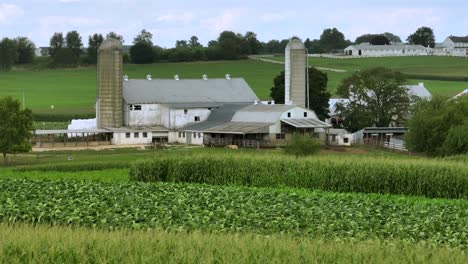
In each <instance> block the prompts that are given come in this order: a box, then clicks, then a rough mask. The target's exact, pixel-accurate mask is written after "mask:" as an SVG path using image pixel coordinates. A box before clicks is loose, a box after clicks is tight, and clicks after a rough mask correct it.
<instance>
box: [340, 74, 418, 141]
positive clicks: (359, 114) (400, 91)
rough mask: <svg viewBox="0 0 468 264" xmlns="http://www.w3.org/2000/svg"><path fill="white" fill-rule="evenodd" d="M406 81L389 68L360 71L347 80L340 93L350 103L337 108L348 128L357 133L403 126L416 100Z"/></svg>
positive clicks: (341, 86) (344, 81) (343, 83)
mask: <svg viewBox="0 0 468 264" xmlns="http://www.w3.org/2000/svg"><path fill="white" fill-rule="evenodd" d="M404 81H405V79H404V78H403V75H402V74H401V73H399V72H395V71H392V70H390V69H386V68H373V69H368V70H365V71H362V72H356V73H354V74H353V75H352V76H351V77H349V78H346V79H344V80H343V82H342V84H341V85H340V86H339V87H338V91H337V94H338V95H340V96H341V97H343V98H349V100H350V102H349V103H348V104H345V105H343V104H341V105H340V104H339V105H338V106H337V111H338V112H339V113H340V115H341V117H342V118H343V119H344V121H343V125H344V127H345V128H346V129H348V130H350V131H353V132H354V131H357V130H360V129H362V128H364V127H368V126H377V127H388V126H390V125H392V124H395V125H403V124H404V123H405V121H406V119H407V118H408V116H409V112H410V110H411V103H412V101H413V99H414V98H413V97H411V96H410V95H408V90H407V88H405V87H404V86H403V83H404Z"/></svg>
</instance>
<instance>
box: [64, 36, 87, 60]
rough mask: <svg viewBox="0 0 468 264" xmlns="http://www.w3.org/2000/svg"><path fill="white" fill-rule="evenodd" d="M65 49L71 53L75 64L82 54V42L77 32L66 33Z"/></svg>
mask: <svg viewBox="0 0 468 264" xmlns="http://www.w3.org/2000/svg"><path fill="white" fill-rule="evenodd" d="M65 43H66V45H65V46H66V47H67V48H68V49H70V50H71V51H72V52H73V55H74V58H75V60H76V62H78V60H79V58H80V55H81V53H82V50H81V49H82V48H83V42H82V39H81V36H80V33H78V31H76V30H73V31H70V32H68V33H67V35H66V37H65Z"/></svg>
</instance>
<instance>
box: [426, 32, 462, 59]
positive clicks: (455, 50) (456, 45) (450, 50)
mask: <svg viewBox="0 0 468 264" xmlns="http://www.w3.org/2000/svg"><path fill="white" fill-rule="evenodd" d="M434 55H439V56H458V57H465V56H468V36H466V37H455V36H450V37H447V39H445V41H444V42H443V43H438V44H437V45H436V47H435V48H434Z"/></svg>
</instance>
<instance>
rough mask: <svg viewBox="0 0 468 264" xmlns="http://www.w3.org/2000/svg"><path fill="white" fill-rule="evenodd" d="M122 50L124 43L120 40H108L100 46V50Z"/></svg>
mask: <svg viewBox="0 0 468 264" xmlns="http://www.w3.org/2000/svg"><path fill="white" fill-rule="evenodd" d="M109 49H110V50H121V49H122V43H121V42H120V41H119V40H116V39H113V38H108V39H106V40H104V42H102V44H101V46H99V50H109Z"/></svg>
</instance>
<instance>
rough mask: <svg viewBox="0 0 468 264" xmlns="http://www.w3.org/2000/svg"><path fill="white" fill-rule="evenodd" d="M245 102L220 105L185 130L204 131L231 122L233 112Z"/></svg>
mask: <svg viewBox="0 0 468 264" xmlns="http://www.w3.org/2000/svg"><path fill="white" fill-rule="evenodd" d="M246 106H247V104H225V105H223V106H222V107H219V108H215V109H213V110H212V111H211V114H210V115H209V116H208V119H207V120H206V121H204V122H201V123H196V124H193V125H189V126H186V127H185V128H184V130H186V131H204V130H206V129H209V128H212V127H216V126H219V125H222V124H224V123H228V122H231V120H232V117H233V116H234V114H235V113H236V112H237V111H238V110H239V109H241V108H244V107H246Z"/></svg>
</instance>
